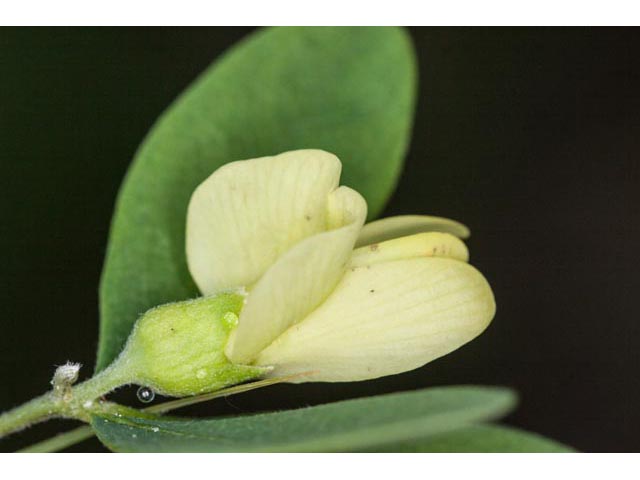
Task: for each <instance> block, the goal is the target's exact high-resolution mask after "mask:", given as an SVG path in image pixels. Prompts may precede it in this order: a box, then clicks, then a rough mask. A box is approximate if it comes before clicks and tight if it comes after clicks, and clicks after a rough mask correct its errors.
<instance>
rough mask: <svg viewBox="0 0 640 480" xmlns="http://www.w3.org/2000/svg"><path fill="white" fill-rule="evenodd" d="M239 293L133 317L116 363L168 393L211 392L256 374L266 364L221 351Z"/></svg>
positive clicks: (239, 303)
mask: <svg viewBox="0 0 640 480" xmlns="http://www.w3.org/2000/svg"><path fill="white" fill-rule="evenodd" d="M242 302H243V297H242V296H241V295H238V294H235V293H223V294H219V295H216V296H212V297H203V298H198V299H195V300H188V301H184V302H178V303H171V304H167V305H162V306H160V307H156V308H154V309H152V310H149V311H148V312H147V313H145V314H144V315H143V316H142V317H141V318H140V320H138V322H137V323H136V325H135V327H134V329H133V332H132V333H131V336H130V337H129V340H128V342H127V345H126V347H125V349H124V351H123V352H122V355H121V356H120V358H119V359H118V360H117V362H118V364H119V365H118V367H119V368H121V369H123V370H126V371H127V372H128V374H129V375H130V377H131V378H135V383H139V384H142V385H145V386H148V387H151V388H152V389H154V390H155V391H157V392H159V393H161V394H164V395H171V396H176V397H178V396H187V395H196V394H200V393H206V392H211V391H214V390H218V389H221V388H224V387H226V386H229V385H234V384H237V383H241V382H243V381H246V380H250V379H253V378H257V377H259V376H261V375H262V374H263V373H265V369H264V368H258V367H253V366H247V365H238V364H234V363H231V362H230V361H229V359H228V358H227V357H226V356H225V354H224V348H225V345H226V343H227V341H228V339H229V334H230V333H231V331H232V330H233V329H234V328H235V326H236V324H237V321H238V315H239V313H240V310H241V308H242Z"/></svg>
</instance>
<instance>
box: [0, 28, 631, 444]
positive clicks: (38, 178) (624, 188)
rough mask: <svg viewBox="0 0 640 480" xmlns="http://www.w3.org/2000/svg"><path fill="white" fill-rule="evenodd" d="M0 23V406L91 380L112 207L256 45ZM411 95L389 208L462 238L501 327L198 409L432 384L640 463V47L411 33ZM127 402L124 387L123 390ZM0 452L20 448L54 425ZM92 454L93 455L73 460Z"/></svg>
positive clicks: (581, 38)
mask: <svg viewBox="0 0 640 480" xmlns="http://www.w3.org/2000/svg"><path fill="white" fill-rule="evenodd" d="M250 31H251V29H248V28H233V29H227V28H211V29H184V28H180V29H159V28H154V29H50V28H47V29H2V30H0V182H1V183H0V186H1V190H0V195H1V202H0V252H1V253H0V255H1V257H0V258H1V264H0V265H1V266H0V304H1V305H2V307H1V308H2V314H1V315H2V317H1V318H2V320H1V325H2V328H1V330H0V353H1V355H0V362H1V368H0V382H1V383H0V410H4V409H7V408H9V407H11V406H13V405H16V404H18V403H21V402H23V401H25V400H27V399H29V398H31V397H33V396H35V395H36V394H39V393H42V392H43V391H44V390H45V389H47V388H48V381H49V379H50V377H51V374H52V371H53V366H54V365H57V364H61V363H63V362H65V361H66V360H68V359H70V360H75V361H79V362H82V363H84V364H85V365H86V366H85V369H84V374H85V375H88V374H89V372H90V371H91V369H92V367H93V362H94V352H95V348H96V342H97V333H98V314H97V308H98V305H97V288H98V281H99V275H100V269H101V266H102V260H103V254H104V251H105V245H106V240H107V234H108V227H109V221H110V217H111V212H112V208H113V202H114V199H115V196H116V192H117V190H118V187H119V184H120V182H121V180H122V177H123V175H124V173H125V171H126V169H127V166H128V164H129V162H130V159H131V158H132V155H133V153H134V151H135V149H136V147H137V145H138V144H139V142H140V141H141V139H142V138H143V136H144V135H145V133H146V132H147V130H148V128H149V127H150V126H151V124H152V122H153V121H154V120H155V118H156V117H157V116H158V114H160V112H161V111H162V110H163V109H164V108H165V107H166V106H167V105H168V104H169V103H170V102H171V101H172V100H173V99H174V98H175V96H176V95H177V94H178V93H180V91H181V90H182V89H183V88H184V87H185V86H186V85H187V84H189V82H190V81H191V80H192V79H193V78H194V77H195V76H196V75H197V74H198V73H199V72H201V71H202V70H203V69H204V68H205V67H206V66H207V65H208V64H209V62H210V61H211V60H212V59H214V58H215V57H217V56H218V55H219V54H220V53H221V52H222V51H223V50H224V49H225V48H226V47H228V46H230V45H231V44H233V43H234V42H235V41H236V40H238V39H240V38H242V37H243V36H244V35H245V34H246V33H248V32H250ZM411 33H412V36H413V39H414V41H415V45H416V50H417V52H418V56H419V62H420V76H421V81H420V92H419V102H418V109H417V114H416V123H415V129H414V135H413V141H412V144H411V148H410V151H409V154H408V159H407V165H406V170H405V172H404V174H403V176H402V178H401V180H400V184H399V186H398V189H397V191H396V193H395V195H394V196H393V197H392V199H391V201H390V203H389V205H388V208H387V209H386V212H385V215H393V214H401V213H431V214H436V215H441V216H448V217H451V218H456V219H459V220H462V221H463V222H465V223H466V224H468V225H469V226H470V227H471V230H472V232H473V235H472V237H471V239H470V240H469V246H470V250H471V254H472V263H473V264H474V265H476V266H477V267H478V268H479V269H480V270H481V271H482V272H483V273H484V274H485V275H486V276H487V278H488V279H489V281H490V283H491V285H492V286H493V289H494V291H495V295H496V299H497V303H498V313H497V316H496V318H495V320H494V322H493V324H492V325H491V326H490V328H489V329H488V330H487V332H486V333H485V334H484V335H482V336H481V337H479V338H478V339H477V340H476V341H474V342H472V343H471V344H469V345H468V346H466V347H464V348H462V349H460V350H459V351H457V352H456V353H454V354H452V355H449V356H447V357H445V358H442V359H440V360H437V361H435V362H433V363H431V364H429V365H427V366H425V367H423V368H421V369H419V370H417V371H414V372H409V373H406V374H403V375H398V376H393V377H387V378H383V379H379V380H376V381H370V382H363V383H353V384H313V385H302V386H292V385H281V386H276V387H271V388H269V389H268V390H262V391H256V392H252V393H249V394H244V395H241V396H236V397H232V398H230V399H228V400H226V401H224V400H221V401H217V402H215V403H211V404H207V405H204V406H199V407H196V408H193V409H192V410H191V411H187V412H186V413H190V414H208V415H211V414H229V413H238V412H248V411H256V410H267V409H273V408H285V407H297V406H302V405H308V404H316V403H324V402H327V401H333V400H338V399H343V398H348V397H357V396H364V395H369V394H375V393H382V392H391V391H397V390H403V389H404V390H406V389H414V388H422V387H427V386H432V385H440V384H457V383H478V384H500V385H509V386H512V387H514V388H516V389H517V390H518V391H519V392H520V394H521V396H522V399H521V404H520V407H519V408H518V410H517V411H516V412H515V413H514V414H512V415H511V416H510V417H508V418H507V422H508V423H510V424H513V425H518V426H521V427H524V428H527V429H530V430H534V431H537V432H540V433H543V434H545V435H548V436H551V437H553V438H556V439H558V440H560V441H563V442H566V443H569V444H571V445H573V446H575V447H577V448H578V449H580V450H585V451H638V450H640V444H639V443H638V440H637V432H638V430H639V429H640V413H639V412H638V405H640V385H639V381H638V369H639V367H640V355H639V353H638V350H639V347H640V322H639V318H638V308H637V302H638V295H639V294H640V280H639V279H638V267H639V266H640V265H639V254H638V246H639V240H640V208H639V206H640V203H639V200H640V196H639V191H640V190H639V189H638V187H639V185H640V140H639V139H640V93H639V92H640V90H639V87H640V62H639V61H638V59H639V58H640V32H639V31H638V30H627V29H578V28H572V29H549V28H545V29H502V28H500V29H496V28H494V29H478V28H473V29H466V28H465V29H449V28H427V29H422V28H420V29H412V30H411ZM119 395H120V398H123V399H124V400H126V399H130V400H131V401H133V400H132V398H133V390H132V389H129V390H128V391H125V392H122V393H120V394H119ZM67 423H69V425H66V424H65V423H64V422H62V421H56V422H50V423H48V424H45V425H42V426H39V427H35V428H33V429H31V430H29V431H28V432H24V433H22V434H20V435H16V436H13V437H11V438H10V439H8V440H4V441H2V442H0V450H10V449H13V448H17V447H20V446H24V445H26V444H29V443H32V442H33V441H35V440H38V439H41V438H44V437H46V436H48V435H50V434H52V433H53V432H56V431H59V430H60V429H61V428H64V427H70V426H71V424H70V422H67ZM96 449H102V447H101V446H100V445H99V443H98V442H97V441H96V440H93V441H92V442H86V443H84V444H82V445H80V446H77V447H74V450H78V451H82V450H85V451H86V450H89V451H91V450H96Z"/></svg>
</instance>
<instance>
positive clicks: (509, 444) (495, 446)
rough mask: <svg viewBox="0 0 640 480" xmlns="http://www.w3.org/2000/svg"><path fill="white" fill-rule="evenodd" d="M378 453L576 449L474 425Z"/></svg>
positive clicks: (513, 431) (525, 434)
mask: <svg viewBox="0 0 640 480" xmlns="http://www.w3.org/2000/svg"><path fill="white" fill-rule="evenodd" d="M376 451H377V452H427V453H566V452H575V450H574V449H572V448H571V447H569V446H567V445H563V444H561V443H559V442H556V441H555V440H551V439H549V438H545V437H543V436H542V435H538V434H537V433H531V432H527V431H524V430H519V429H517V428H513V427H505V426H502V425H473V426H470V427H465V428H461V429H459V430H453V431H450V432H445V433H442V434H439V435H433V436H430V437H427V438H424V439H421V440H418V441H412V442H407V443H401V444H395V445H389V446H387V447H385V448H382V449H376Z"/></svg>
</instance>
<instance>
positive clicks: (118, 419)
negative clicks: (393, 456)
mask: <svg viewBox="0 0 640 480" xmlns="http://www.w3.org/2000/svg"><path fill="white" fill-rule="evenodd" d="M514 403H515V396H514V394H513V393H512V392H511V391H509V390H507V389H504V388H494V387H470V386H456V387H444V388H431V389H427V390H422V391H417V392H405V393H395V394H390V395H381V396H377V397H369V398H362V399H356V400H347V401H343V402H337V403H331V404H327V405H320V406H317V407H310V408H303V409H299V410H290V411H285V412H275V413H267V414H258V415H250V416H243V417H231V418H216V419H178V418H167V417H162V418H157V419H149V418H143V417H139V416H127V415H122V416H106V415H105V416H100V417H94V419H93V422H92V425H93V427H94V429H95V430H96V432H97V435H98V438H99V439H100V440H101V441H102V442H103V443H104V444H105V445H107V446H108V447H109V448H111V449H113V450H116V451H125V452H174V451H175V452H247V451H280V452H283V451H288V452H293V451H318V452H320V451H322V452H326V451H354V450H361V449H365V448H370V447H374V446H376V445H382V444H387V443H390V442H393V443H395V442H402V441H409V440H412V439H416V438H424V437H426V436H429V435H435V434H439V433H443V432H447V431H449V430H452V429H455V428H460V427H462V426H466V425H469V424H470V423H473V422H479V421H483V420H488V419H493V418H497V417H499V416H501V415H504V414H505V413H506V412H507V411H508V410H510V409H511V408H512V407H513V405H514Z"/></svg>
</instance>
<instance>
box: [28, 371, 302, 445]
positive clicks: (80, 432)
mask: <svg viewBox="0 0 640 480" xmlns="http://www.w3.org/2000/svg"><path fill="white" fill-rule="evenodd" d="M303 375H306V373H299V374H295V375H289V376H285V377H276V378H268V379H265V380H258V381H257V382H251V383H246V384H244V385H236V386H234V387H229V388H225V389H223V390H218V391H217V392H211V393H206V394H204V395H198V396H195V397H185V398H178V399H175V400H170V401H168V402H164V403H159V404H157V405H151V406H150V407H147V408H143V409H142V410H143V411H145V412H149V413H166V412H169V411H172V410H176V409H178V408H183V407H187V406H189V405H194V404H197V403H201V402H206V401H208V400H213V399H214V398H220V397H228V396H231V395H236V394H238V393H243V392H248V391H250V390H255V389H256V388H262V387H268V386H269V385H275V384H277V383H282V382H287V381H289V380H291V379H293V378H296V377H300V376H303ZM79 386H80V385H78V387H79ZM105 406H106V405H105ZM94 434H95V432H94V431H93V429H92V428H91V427H90V426H88V425H83V426H81V427H78V428H74V429H73V430H69V431H68V432H65V433H61V434H59V435H56V436H55V437H52V438H48V439H46V440H43V441H42V442H39V443H35V444H33V445H31V446H29V447H26V448H24V449H22V450H18V452H17V453H50V452H57V451H60V450H63V449H65V448H67V447H70V446H72V445H75V444H76V443H80V442H82V441H83V440H87V439H88V438H91V437H92V436H93V435H94Z"/></svg>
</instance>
